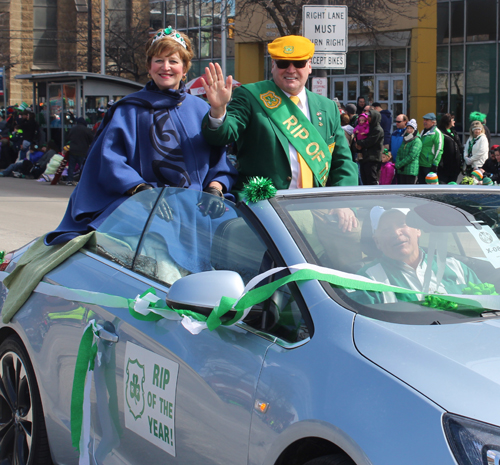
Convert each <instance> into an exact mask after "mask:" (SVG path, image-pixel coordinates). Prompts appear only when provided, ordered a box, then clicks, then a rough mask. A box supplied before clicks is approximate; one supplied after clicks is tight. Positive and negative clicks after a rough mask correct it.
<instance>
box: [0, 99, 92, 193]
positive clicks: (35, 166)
mask: <svg viewBox="0 0 500 465" xmlns="http://www.w3.org/2000/svg"><path fill="white" fill-rule="evenodd" d="M93 138H94V133H93V132H92V130H91V129H89V128H88V127H87V122H86V121H85V119H84V118H78V119H77V120H76V125H75V126H74V127H73V128H71V129H70V130H69V132H68V133H67V135H66V141H67V144H66V145H65V147H64V148H63V150H62V151H61V150H60V147H58V145H57V144H56V143H55V142H54V141H53V140H49V141H46V134H45V131H43V130H42V129H41V128H40V127H39V125H38V123H37V121H36V117H35V113H34V112H33V109H32V108H31V107H29V106H28V105H27V104H26V103H24V102H23V103H22V104H21V105H16V106H9V107H7V108H4V109H1V110H0V177H17V178H31V179H37V180H39V181H50V182H52V183H53V184H54V182H53V181H54V178H55V177H56V173H57V172H59V173H61V176H57V177H56V182H58V183H66V184H68V185H76V184H77V182H78V178H79V174H80V172H81V169H82V168H83V165H84V162H85V158H86V155H87V152H88V150H89V147H90V145H91V143H92V140H93ZM68 164H69V166H68Z"/></svg>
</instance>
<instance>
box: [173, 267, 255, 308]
mask: <svg viewBox="0 0 500 465" xmlns="http://www.w3.org/2000/svg"><path fill="white" fill-rule="evenodd" d="M244 289H245V283H244V282H243V280H242V279H241V276H240V275H239V274H238V273H236V272H235V271H226V270H214V271H204V272H201V273H195V274H191V275H188V276H185V277H184V278H181V279H178V280H177V281H175V283H173V284H172V286H171V287H170V290H169V291H168V294H167V297H166V299H165V300H166V302H167V304H168V305H169V306H170V307H172V308H175V309H177V310H191V311H193V312H196V313H200V314H202V315H206V316H208V315H209V314H210V312H211V311H212V310H213V308H214V307H215V306H217V305H218V304H219V302H220V299H221V298H222V297H231V298H234V299H238V298H239V297H241V295H242V294H243V291H244ZM232 313H234V312H232ZM228 316H229V315H228Z"/></svg>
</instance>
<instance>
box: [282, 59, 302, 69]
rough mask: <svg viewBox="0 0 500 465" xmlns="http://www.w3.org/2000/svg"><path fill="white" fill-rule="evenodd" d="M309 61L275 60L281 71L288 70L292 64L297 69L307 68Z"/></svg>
mask: <svg viewBox="0 0 500 465" xmlns="http://www.w3.org/2000/svg"><path fill="white" fill-rule="evenodd" d="M308 61H309V60H275V62H276V66H277V67H278V68H279V69H287V68H288V67H289V66H290V63H291V64H292V65H293V66H295V67H296V68H297V69H302V68H305V67H306V65H307V62H308Z"/></svg>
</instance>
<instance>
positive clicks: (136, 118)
mask: <svg viewBox="0 0 500 465" xmlns="http://www.w3.org/2000/svg"><path fill="white" fill-rule="evenodd" d="M146 54H147V66H148V71H149V74H150V76H151V78H152V79H151V81H150V82H148V83H147V84H146V86H145V87H144V89H142V90H140V91H139V92H135V93H133V94H129V95H127V96H126V97H124V98H122V99H121V100H119V101H118V102H117V103H115V104H114V105H113V106H112V107H111V108H110V110H108V112H107V114H106V117H105V118H104V120H103V122H102V124H101V126H100V128H99V131H98V133H97V135H96V140H95V142H94V144H93V146H92V147H91V148H90V151H89V154H88V157H87V161H86V163H85V167H84V170H83V173H82V176H81V179H80V182H79V184H78V186H77V187H76V188H75V190H74V191H73V194H72V195H71V198H70V200H69V203H68V208H67V210H66V213H65V215H64V218H63V220H62V222H61V224H60V225H59V226H58V227H57V229H56V230H55V231H52V232H51V233H49V234H47V236H46V237H45V243H46V244H47V245H54V244H59V243H61V242H66V241H68V240H71V239H73V238H74V237H76V236H77V235H79V234H86V233H87V232H89V231H91V230H94V229H96V228H97V227H98V226H99V225H100V224H101V223H102V222H103V221H104V220H105V219H106V218H107V217H108V216H109V214H110V213H111V212H112V211H113V210H114V209H116V207H117V206H118V205H120V204H121V203H122V202H123V201H124V200H126V199H127V198H128V197H129V196H130V195H134V194H136V193H137V192H141V191H143V190H145V189H150V188H152V187H163V186H171V187H185V188H188V189H194V190H198V191H204V192H207V193H210V194H213V196H214V202H211V203H210V205H206V206H204V207H205V208H206V213H208V214H209V215H210V216H212V217H214V216H217V215H220V214H222V213H223V211H224V210H225V208H224V206H223V204H222V202H221V201H220V199H221V198H222V197H223V196H224V194H227V193H228V192H229V191H230V190H231V187H232V185H233V183H234V181H235V179H236V176H237V171H236V169H235V168H234V167H233V166H232V164H231V163H230V161H229V160H228V158H227V156H226V153H225V150H224V149H223V148H221V147H212V146H210V145H208V143H207V142H206V141H205V139H204V138H203V136H202V135H201V120H202V119H203V117H204V115H205V114H206V113H207V111H208V109H209V106H208V104H207V103H205V102H204V101H203V100H201V99H200V98H198V97H194V96H192V95H190V94H188V93H187V92H186V90H185V87H184V83H183V82H182V79H183V77H184V76H185V75H186V73H187V72H188V70H189V68H190V66H191V59H192V57H193V52H192V48H191V43H190V41H189V38H188V37H187V36H185V35H184V34H181V33H179V32H177V31H175V30H173V29H171V28H166V29H164V30H160V31H158V33H157V34H156V35H154V36H153V37H152V38H151V39H150V40H149V41H148V44H147V52H146Z"/></svg>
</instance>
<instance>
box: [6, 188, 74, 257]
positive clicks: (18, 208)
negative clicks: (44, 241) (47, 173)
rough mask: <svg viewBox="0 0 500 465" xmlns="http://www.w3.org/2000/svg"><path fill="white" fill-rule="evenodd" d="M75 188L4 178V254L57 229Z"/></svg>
mask: <svg viewBox="0 0 500 465" xmlns="http://www.w3.org/2000/svg"><path fill="white" fill-rule="evenodd" d="M73 189H74V187H73V186H66V185H56V186H52V185H50V183H47V182H37V181H35V180H34V179H17V178H0V250H5V251H6V252H9V251H11V250H15V249H17V248H19V247H21V246H23V245H24V244H26V243H28V242H30V241H31V240H32V239H35V238H37V237H39V236H41V235H43V234H45V233H47V232H49V231H51V230H53V229H55V228H56V227H57V226H58V225H59V223H60V221H61V219H62V217H63V215H64V212H65V211H66V206H67V204H68V199H69V196H70V195H71V192H73Z"/></svg>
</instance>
